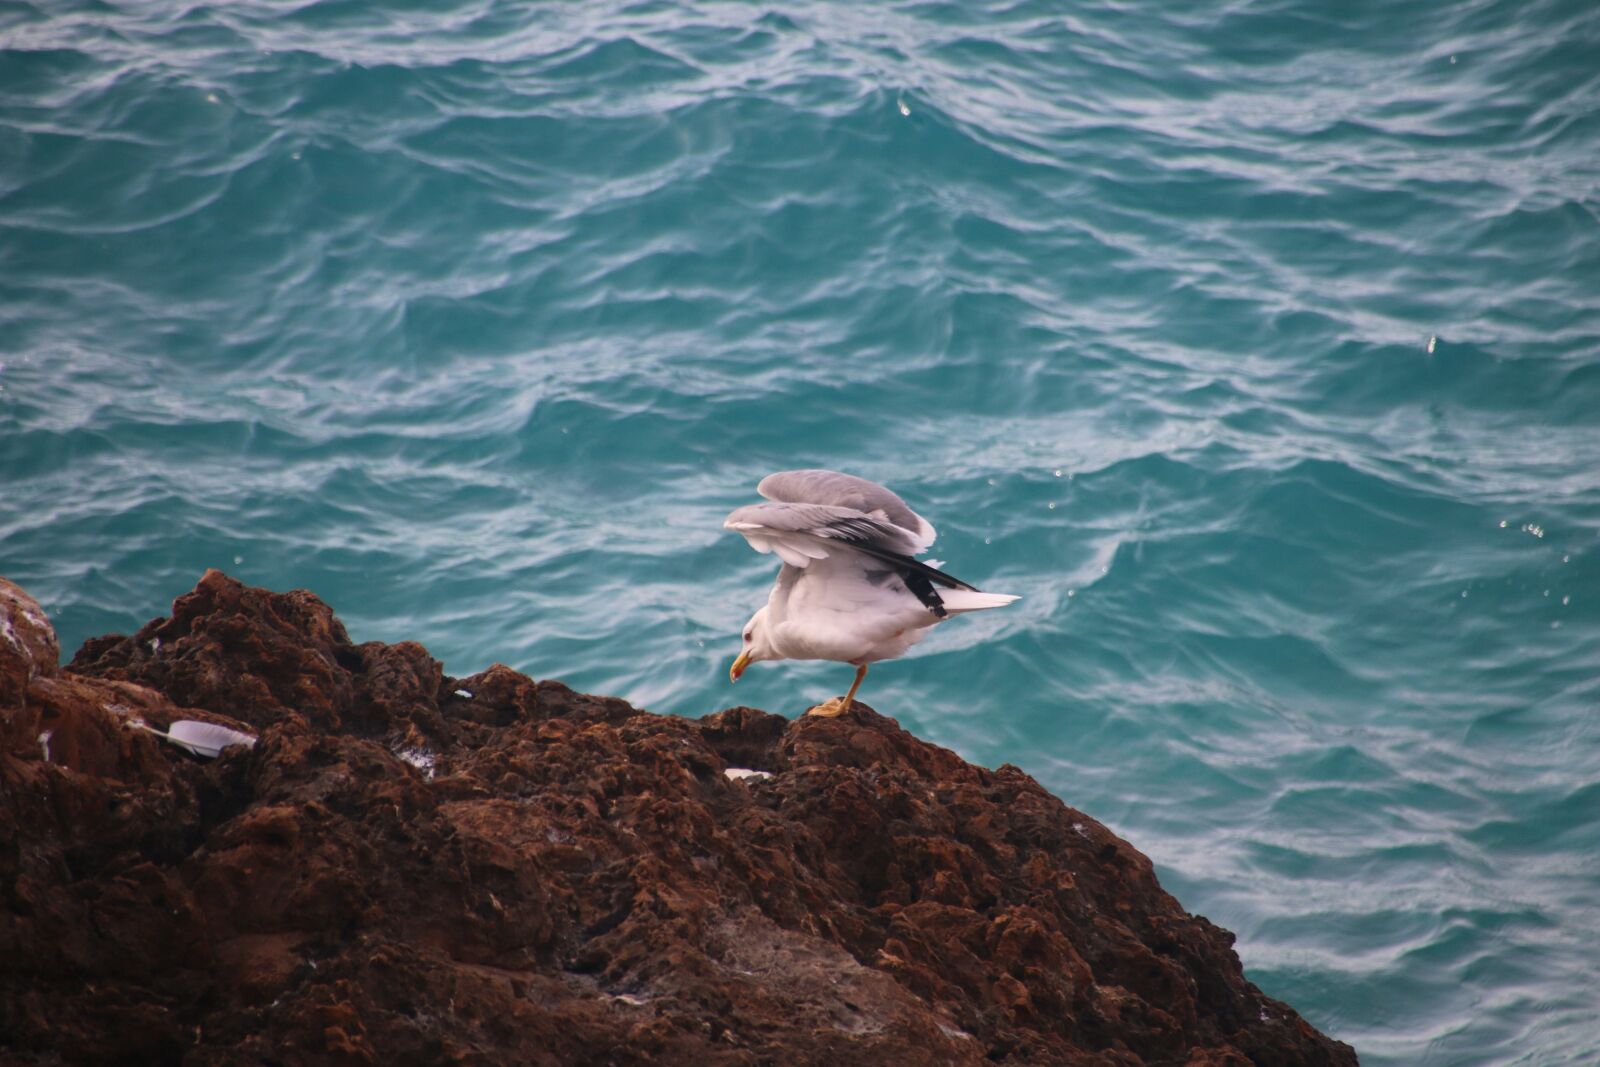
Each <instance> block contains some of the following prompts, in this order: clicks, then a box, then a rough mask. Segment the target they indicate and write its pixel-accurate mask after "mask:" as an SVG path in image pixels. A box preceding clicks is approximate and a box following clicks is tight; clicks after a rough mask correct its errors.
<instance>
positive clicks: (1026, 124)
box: [0, 0, 1600, 1067]
mask: <svg viewBox="0 0 1600 1067" xmlns="http://www.w3.org/2000/svg"><path fill="white" fill-rule="evenodd" d="M1597 183H1600V8H1597V7H1596V5H1595V4H1594V2H1593V0H1570V2H1569V0H1555V2H1540V0H1533V2H1513V0H1467V2H1461V3H1418V2H1414V0H1397V2H1390V3H1374V2H1356V3H1350V4H1331V3H1325V2H1320V0H1263V2H1247V0H1240V2H1233V3H1226V4H1217V5H1201V4H1188V3H1180V4H1128V3H1122V2H1117V3H1094V4H1068V3H1064V2H1054V3H1034V2H1028V0H1022V2H1015V3H1012V2H1000V0H988V2H984V0H975V2H972V3H966V4H949V3H936V2H929V3H892V4H884V5H877V6H866V5H853V4H844V3H799V4H789V5H783V4H778V5H763V4H740V3H720V2H707V3H678V2H671V0H644V2H639V3H599V2H594V3H573V4H557V3H512V2H509V0H429V2H426V3H423V2H420V0H414V2H397V3H391V4H387V5H378V4H369V3H361V2H355V0H229V2H228V3H225V4H208V3H192V2H184V3H169V2H155V0H138V2H133V0H125V2H86V0H49V2H32V3H29V2H18V3H12V4H10V5H7V6H5V7H3V8H0V573H3V574H5V575H7V576H9V577H11V578H12V579H14V580H16V581H18V582H20V583H22V584H23V585H24V586H26V587H27V588H29V589H30V590H31V591H32V592H33V593H35V594H36V595H37V596H39V598H40V599H41V600H42V601H44V602H45V604H46V606H47V607H48V608H49V610H50V613H51V615H52V617H53V618H54V620H55V622H56V625H57V627H58V629H59V631H60V633H61V636H62V640H63V645H64V646H65V647H67V648H68V649H69V650H70V649H73V648H76V646H77V645H78V644H79V643H80V642H81V641H82V640H83V639H84V638H86V637H89V636H92V635H96V634H100V633H105V632H108V631H124V632H125V631H128V630H130V629H132V628H133V627H135V626H137V625H139V624H140V623H142V622H143V621H144V620H146V619H148V618H150V617H152V616H154V615H157V614H162V613H164V612H165V611H166V609H167V606H168V604H169V603H170V601H171V599H172V598H173V597H174V596H175V595H177V594H179V593H182V592H184V591H185V590H187V589H188V588H190V587H191V586H192V585H193V583H194V581H195V580H196V578H197V577H198V576H199V574H200V573H201V570H202V569H203V568H204V567H207V566H217V567H221V568H223V569H225V570H227V571H228V572H230V573H232V574H234V575H236V576H238V577H240V578H242V579H244V580H246V581H249V582H252V583H257V584H262V585H266V586H271V587H275V588H289V587H297V586H298V587H307V588H310V589H312V590H315V591H316V592H317V593H319V594H320V595H322V596H323V597H324V598H325V599H326V600H328V601H329V602H330V603H332V604H333V605H334V607H335V608H336V609H337V610H338V611H339V613H340V614H341V615H342V617H343V618H344V619H345V621H346V622H347V624H348V625H349V628H350V630H351V633H352V635H353V636H354V638H355V639H356V640H371V639H381V640H387V641H394V640H399V639H402V638H416V639H418V640H421V641H423V642H424V643H426V644H427V645H428V647H429V648H430V649H431V650H432V651H433V652H434V653H435V654H436V655H437V656H439V657H440V658H442V659H443V660H444V662H445V665H446V668H447V669H448V670H449V671H451V672H452V673H455V674H458V675H460V674H467V673H470V672H473V671H476V670H478V669H481V668H483V667H485V666H487V665H488V664H489V663H491V662H493V661H496V660H499V661H503V662H506V663H509V664H511V665H513V666H515V667H518V668H520V669H523V670H526V671H528V672H530V673H532V674H534V675H537V676H540V677H559V678H562V679H565V680H566V681H568V682H569V683H571V684H572V685H574V686H577V687H579V688H582V689H586V690H594V691H600V692H607V693H615V694H619V695H622V696H624V697H627V698H628V699H630V700H632V701H635V702H636V703H639V704H641V705H643V706H647V707H649V708H652V709H654V710H657V711H663V712H677V713H681V714H685V715H700V714H703V713H706V712H709V711H713V710H716V709H718V708H722V707H726V706H729V705H731V704H735V703H750V704H754V705H758V706H762V707H766V708H769V709H773V710H777V711H782V712H785V713H789V714H793V713H797V712H799V711H800V710H802V709H803V708H804V707H806V706H807V705H808V704H810V703H812V702H815V701H817V700H820V699H822V698H825V697H827V696H830V695H834V694H837V693H838V692H840V691H841V690H842V689H843V687H844V685H845V684H846V683H847V682H848V680H849V674H850V671H849V668H848V667H843V666H838V665H826V664H824V665H798V666H796V665H758V666H757V667H756V668H754V669H752V670H751V671H750V673H749V674H747V675H746V677H745V680H744V681H742V682H741V683H740V684H739V686H738V687H736V688H735V687H731V686H730V685H729V682H728V679H727V673H726V672H727V666H728V663H729V661H730V660H731V658H732V657H733V655H734V653H735V652H736V650H737V646H738V628H739V626H740V625H741V624H742V623H743V621H744V620H745V618H746V617H747V616H748V614H749V613H750V612H751V611H752V610H753V609H754V608H755V607H756V606H757V605H758V604H760V603H761V602H763V600H764V598H765V595H766V589H767V586H768V584H769V582H770V580H771V574H772V569H773V564H772V562H771V558H770V557H759V556H757V555H755V554H754V553H752V552H751V551H750V550H749V549H748V548H747V547H746V545H745V544H744V542H743V541H742V540H741V539H739V538H737V537H734V536H732V535H729V534H725V533H723V532H722V531H721V530H720V523H721V521H722V517H723V515H724V514H725V513H726V512H727V511H728V510H729V509H731V508H732V507H734V506H736V505H738V504H741V503H745V502H748V501H750V500H752V499H754V496H753V489H754V485H755V482H756V481H757V479H758V478H759V477H760V476H761V475H763V474H765V473H767V472H769V471H773V470H779V469H784V468H790V467H797V466H828V467H835V468H839V469H843V470H847V471H851V472H854V473H858V474H862V475H865V476H868V477H871V478H874V479H877V480H881V481H884V482H886V483H888V484H889V485H890V486H892V487H894V488H895V489H897V490H898V491H900V492H901V493H902V495H904V496H905V497H906V499H907V500H908V501H909V502H910V503H911V504H912V505H913V506H914V507H916V508H917V509H918V510H920V511H922V512H923V513H925V514H926V515H927V516H928V517H929V518H930V519H931V520H932V521H933V522H934V523H935V525H936V526H937V527H938V529H939V531H940V542H939V543H938V544H937V545H936V546H935V550H934V553H933V554H934V555H935V556H936V557H938V558H939V559H943V560H945V561H947V564H948V567H949V569H950V570H952V571H953V572H954V573H956V574H958V575H961V576H963V577H965V578H967V579H969V580H971V581H974V582H976V583H978V584H979V585H981V586H983V587H985V588H988V589H992V590H995V591H1002V592H1012V593H1020V594H1022V596H1023V598H1024V599H1023V600H1022V601H1021V602H1019V603H1018V604H1016V605H1014V606H1013V607H1011V608H1008V609H1006V610H1004V611H996V612H989V613H986V614H984V615H982V616H978V617H973V618H968V619H963V620H959V621H957V622H955V623H954V624H952V625H949V626H947V627H942V628H941V629H940V630H939V631H938V632H937V633H936V634H935V635H934V636H933V637H932V638H930V639H929V640H928V641H927V642H925V643H924V644H923V645H922V646H921V647H920V648H919V649H918V650H917V651H916V652H915V653H914V655H913V656H912V657H910V658H907V659H904V660H901V661H897V662H894V663H890V664H885V665H882V666H880V667H878V668H876V669H874V671H873V673H872V675H871V676H870V678H869V679H868V681H867V684H866V686H865V688H864V690H863V694H862V695H863V697H864V698H865V699H866V700H867V702H869V703H871V704H872V705H874V706H875V707H877V708H878V709H879V710H881V711H883V712H884V713H886V714H890V715H893V716H895V717H897V718H899V719H900V720H901V722H903V723H904V724H905V725H907V726H908V727H909V728H911V729H913V730H915V731H917V732H918V733H919V734H921V735H923V736H925V737H928V738H930V739H932V740H935V741H937V742H940V743H942V744H945V745H949V746H951V747H953V748H955V749H956V750H958V751H959V752H961V753H962V754H963V755H965V756H967V757H968V758H970V759H973V760H975V761H978V762H981V763H985V764H988V765H991V766H992V765H998V764H1000V763H1003V762H1011V763H1015V764H1018V765H1020V766H1021V767H1023V768H1024V769H1026V770H1027V771H1029V772H1030V773H1032V774H1034V775H1035V776H1037V777H1038V778H1039V779H1040V780H1041V781H1043V782H1044V783H1045V784H1046V785H1047V786H1049V787H1050V788H1051V789H1052V790H1054V791H1055V792H1056V793H1058V794H1059V795H1060V796H1062V797H1063V798H1064V799H1066V800H1067V801H1068V802H1069V803H1071V804H1074V805H1076V806H1078V807H1081V808H1083V809H1084V810H1086V811H1088V812H1089V813H1091V814H1093V815H1095V816H1097V817H1098V818H1100V819H1102V820H1104V821H1106V822H1107V823H1109V824H1110V825H1111V826H1112V827H1114V828H1115V829H1116V830H1118V831H1119V832H1121V833H1123V834H1124V835H1126V836H1127V837H1129V838H1130V839H1131V840H1132V841H1133V842H1134V843H1135V844H1137V845H1138V846H1139V847H1140V848H1141V849H1143V850H1145V851H1146V852H1148V853H1149V854H1150V855H1151V856H1152V857H1153V858H1154V859H1155V860H1156V862H1157V864H1158V865H1159V869H1160V873H1161V877H1162V879H1163V881H1164V883H1165V884H1166V885H1167V886H1168V887H1169V888H1170V889H1171V890H1172V891H1173V892H1174V893H1176V895H1177V896H1178V897H1179V899H1180V900H1181V901H1182V902H1183V903H1184V904H1185V906H1187V907H1188V908H1189V909H1191V910H1193V911H1197V912H1200V913H1203V914H1205V915H1207V916H1209V917H1210V918H1211V919H1213V920H1215V921H1216V922H1218V923H1221V924H1222V925H1224V926H1226V927H1228V928H1230V929H1232V930H1234V931H1237V932H1238V934H1239V946H1238V947H1239V952H1240V955H1241V956H1242V958H1243V960H1244V962H1245V965H1246V967H1247V969H1248V972H1249V974H1250V976H1251V977H1252V978H1253V979H1254V980H1255V981H1256V982H1257V983H1259V984H1260V985H1261V986H1262V987H1263V988H1265V989H1266V990H1267V991H1269V992H1270V993H1272V994H1274V995H1277V996H1280V997H1282V998H1284V999H1286V1000H1288V1001H1290V1002H1291V1003H1292V1004H1294V1005H1295V1006H1296V1007H1297V1008H1298V1009H1299V1010H1300V1011H1302V1012H1303V1013H1304V1014H1305V1015H1306V1016H1307V1018H1308V1019H1310V1020H1311V1021H1312V1022H1313V1023H1315V1024H1316V1025H1317V1026H1319V1027H1320V1028H1322V1029H1324V1030H1326V1031H1328V1032H1330V1033H1332V1034H1334V1035H1335V1036H1337V1037H1339V1038H1342V1039H1344V1040H1346V1041H1349V1042H1351V1043H1352V1044H1354V1045H1355V1046H1356V1047H1357V1049H1358V1050H1359V1051H1360V1053H1361V1055H1362V1057H1363V1061H1364V1062H1365V1063H1368V1064H1379V1065H1395V1067H1399V1065H1413V1064H1428V1065H1469V1064H1536V1065H1545V1064H1588V1063H1596V1062H1600V1021H1597V1020H1600V963H1597V962H1596V961H1597V959H1600V947H1597V946H1600V725H1597V714H1600V543H1597V538H1600V191H1597V190H1600V184H1597Z"/></svg>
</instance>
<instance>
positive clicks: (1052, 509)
mask: <svg viewBox="0 0 1600 1067" xmlns="http://www.w3.org/2000/svg"><path fill="white" fill-rule="evenodd" d="M1049 508H1050V510H1051V511H1054V510H1055V509H1056V502H1055V501H1054V500H1052V501H1050V504H1049Z"/></svg>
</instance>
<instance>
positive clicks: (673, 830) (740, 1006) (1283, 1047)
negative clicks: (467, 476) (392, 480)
mask: <svg viewBox="0 0 1600 1067" xmlns="http://www.w3.org/2000/svg"><path fill="white" fill-rule="evenodd" d="M41 617H42V613H41ZM4 665H5V664H4V663H0V666H4ZM52 666H53V664H52ZM7 669H10V668H7ZM7 677H11V678H21V680H22V681H21V690H20V693H17V692H16V689H15V686H14V687H13V689H12V690H5V692H6V693H7V694H8V695H7V697H6V699H7V701H9V702H10V703H9V705H8V706H6V707H5V708H4V711H3V713H4V714H5V716H6V718H7V722H8V723H11V724H12V725H13V726H16V725H17V724H20V723H21V722H22V719H21V718H20V717H21V716H24V715H27V716H37V718H35V719H30V720H29V722H28V723H27V724H25V725H26V729H28V730H32V729H40V728H49V729H52V730H53V734H52V738H51V752H50V761H49V762H46V761H45V759H44V752H43V748H42V746H41V745H39V744H38V743H37V742H36V739H34V738H30V737H27V736H25V732H26V731H25V730H24V731H23V732H21V733H19V732H18V730H17V729H13V730H10V731H8V734H7V738H8V740H7V744H6V746H5V748H4V751H3V752H0V791H3V794H4V795H3V802H0V885H3V886H5V887H7V893H8V897H7V906H8V922H7V923H6V925H5V927H4V929H3V932H0V958H4V959H6V960H8V961H11V962H10V963H9V964H8V966H7V967H6V968H4V969H0V1049H8V1050H10V1051H9V1052H0V1061H6V1060H7V1059H9V1061H10V1062H39V1063H146V1062H179V1061H182V1062H187V1063H192V1064H201V1063H205V1064H210V1063H224V1064H228V1063H239V1064H246V1063H249V1064H254V1063H265V1062H272V1063H282V1064H302V1063H304V1064H311V1063H375V1062H380V1061H381V1062H383V1063H385V1064H386V1065H398V1064H411V1063H415V1064H433V1063H449V1062H460V1063H475V1064H500V1063H505V1064H549V1065H567V1064H596V1065H598V1064H644V1063H650V1064H693V1065H694V1067H714V1065H721V1064H730V1065H731V1064H769V1063H777V1062H784V1063H795V1064H818V1065H821V1064H827V1065H829V1067H836V1065H842V1064H858V1063H859V1064H874V1065H877V1064H924V1063H927V1064H983V1063H988V1062H1003V1063H1012V1064H1140V1063H1150V1064H1157V1063H1159V1064H1188V1065H1191V1067H1200V1065H1206V1064H1209V1065H1214V1067H1222V1065H1227V1064H1247V1063H1257V1064H1272V1065H1278V1064H1283V1065H1293V1064H1306V1065H1310V1064H1350V1063H1354V1062H1355V1056H1354V1054H1353V1053H1352V1052H1351V1050H1350V1049H1349V1048H1348V1047H1346V1046H1344V1045H1341V1044H1339V1043H1337V1042H1334V1041H1331V1040H1330V1039H1328V1038H1326V1037H1324V1036H1322V1035H1320V1034H1318V1033H1317V1032H1316V1031H1314V1030H1312V1029H1311V1028H1310V1027H1309V1026H1308V1025H1307V1024H1306V1023H1305V1022H1304V1021H1303V1020H1301V1019H1300V1017H1299V1016H1298V1015H1296V1014H1295V1013H1294V1012H1293V1010H1291V1009H1290V1008H1288V1007H1287V1006H1285V1005H1283V1004H1281V1003H1278V1002H1276V1001H1273V1000H1271V999H1270V998H1267V997H1266V996H1264V995H1263V994H1261V992H1260V991H1259V990H1257V989H1255V987H1254V986H1252V985H1250V984H1249V983H1248V982H1247V981H1246V980H1245V979H1244V976H1243V974H1242V972H1241V970H1240V966H1239V961H1238V959H1237V957H1236V956H1235V955H1234V954H1233V952H1232V949H1231V944H1232V940H1233V939H1232V936H1231V935H1229V934H1228V933H1226V932H1225V931H1223V930H1220V929H1218V928H1217V927H1215V926H1213V925H1211V924H1210V923H1208V922H1206V921H1205V920H1204V919H1201V918H1199V917H1196V916H1191V915H1188V914H1187V913H1185V912H1184V911H1183V909H1182V908H1181V907H1180V906H1179V905H1178V904H1177V902H1176V901H1175V900H1173V899H1172V898H1171V897H1170V896H1168V895H1167V894H1166V893H1164V892H1163V891H1162V890H1161V888H1160V887H1159V886H1158V885H1157V883H1156V880H1155V878H1154V875H1153V874H1152V872H1151V867H1150V863H1149V861H1148V860H1147V859H1146V858H1145V857H1144V856H1142V855H1140V854H1139V852H1138V851H1136V850H1135V849H1134V848H1133V847H1132V846H1130V845H1129V844H1127V843H1126V842H1124V841H1122V840H1121V839H1119V838H1117V837H1116V836H1115V835H1113V834H1112V833H1110V832H1109V831H1108V830H1106V829H1105V828H1104V827H1103V826H1101V825H1100V824H1099V823H1096V822H1095V821H1094V820H1092V819H1090V818H1088V817H1087V816H1085V815H1082V814H1081V813H1079V812H1076V811H1074V810H1072V809H1071V808H1068V807H1066V806H1065V805H1063V804H1062V803H1061V802H1060V801H1059V800H1057V799H1055V798H1054V797H1052V796H1050V795H1049V794H1048V793H1046V792H1045V791H1044V790H1043V789H1041V788H1040V787H1039V786H1038V784H1037V783H1035V782H1034V781H1033V780H1032V779H1030V778H1028V777H1027V776H1026V775H1025V774H1023V773H1022V772H1020V771H1018V770H1016V769H1015V768H1012V767H1003V768H1001V769H1000V770H998V771H988V770H985V769H983V768H980V767H974V766H971V765H969V764H967V763H965V762H964V761H962V760H961V759H960V758H959V757H957V756H955V755H954V754H953V753H950V752H948V751H946V750H944V749H941V748H938V747H936V746H933V745H929V744H927V743H925V742H923V741H919V740H918V739H916V738H915V737H913V736H911V735H910V734H908V733H906V732H905V731H904V730H902V729H900V728H899V726H897V725H896V724H895V723H894V722H893V720H890V719H886V718H883V717H881V716H879V715H877V714H875V713H873V712H871V711H869V710H867V709H865V708H863V707H862V706H860V705H857V706H856V708H855V709H853V710H852V712H851V713H849V714H847V715H845V716H842V717H840V718H837V719H818V718H803V719H800V720H798V721H795V722H789V721H788V720H785V719H783V718H780V717H779V716H775V715H768V714H766V713H764V712H760V711H756V710H754V709H750V708H733V709H731V710H728V711H724V712H721V713H719V714H716V715H711V716H707V717H706V718H704V719H701V720H699V721H692V720H688V719H680V718H674V717H669V716H657V715H652V714H649V713H647V712H641V711H638V710H636V709H634V708H632V707H630V706H629V705H628V704H626V703H625V702H623V701H619V700H614V699H609V698H599V697H590V696H585V695H583V694H579V693H574V692H573V691H572V690H570V689H568V688H567V687H566V686H563V685H561V684H560V683H558V682H535V681H533V680H531V679H529V678H526V677H525V676H523V675H520V674H518V673H516V672H514V671H512V670H510V669H508V668H506V667H503V666H499V665H496V666H494V667H491V668H490V669H489V670H487V671H484V672H483V673H481V674H479V675H476V676H475V677H472V678H468V679H464V680H460V681H457V680H455V679H451V678H446V677H444V676H443V674H442V672H441V671H440V670H439V667H438V664H437V663H435V662H434V661H433V660H432V659H431V658H430V657H429V656H428V655H427V653H426V652H425V651H424V650H423V649H422V648H421V647H420V646H418V645H415V644H411V643H402V644H399V645H393V646H385V645H379V644H367V645H359V646H357V645H353V644H352V643H351V642H350V641H349V639H348V637H347V636H346V635H345V632H344V629H343V627H342V626H341V625H340V624H339V622H338V620H337V619H336V618H334V616H333V614H332V612H331V611H329V610H328V608H327V607H326V606H325V605H323V604H322V603H321V602H320V601H318V600H317V599H316V598H315V597H313V596H311V595H310V594H309V593H305V592H294V593H287V594H274V593H269V592H267V591H264V590H260V589H250V588H247V587H245V586H243V585H240V584H239V583H237V582H235V581H233V580H232V579H229V578H227V577H225V576H224V575H221V574H219V573H217V572H209V573H208V574H207V575H206V576H205V577H204V578H203V579H202V580H201V582H200V584H199V586H197V587H196V589H195V590H194V592H192V593H190V594H187V595H186V596H184V597H181V598H179V600H178V601H177V602H176V603H175V604H174V609H173V615H172V617H171V618H170V619H159V620H156V621H155V622H152V623H151V624H150V625H148V626H146V627H145V628H144V629H142V630H141V631H140V632H139V633H138V634H136V635H135V636H134V637H132V638H102V639H99V640H96V641H92V642H89V643H88V644H87V645H86V646H85V647H84V649H83V650H82V651H81V652H80V653H79V655H78V657H77V658H76V659H75V660H74V661H73V663H72V665H71V667H69V668H68V669H67V670H66V671H65V672H61V673H59V674H57V673H55V672H53V671H50V672H44V671H39V670H34V671H32V672H31V674H30V673H29V672H28V671H21V672H20V673H19V671H16V670H13V671H12V672H11V674H9V675H8V676H7ZM24 700H25V701H26V707H27V709H28V710H27V711H26V712H24V711H23V710H22V709H23V703H22V702H23V701H24ZM179 717H188V718H210V719H212V720H214V721H221V722H227V723H230V724H232V725H234V726H236V727H237V728H242V729H248V730H250V731H251V732H255V733H259V734H260V740H259V742H258V743H257V745H256V746H255V747H254V748H253V749H249V750H245V749H237V748H236V749H231V750H229V751H228V752H227V753H225V754H224V755H223V756H222V758H220V759H218V760H216V761H209V762H208V761H200V760H197V759H194V758H193V757H190V756H187V755H184V754H183V753H181V752H180V751H178V750H177V749H175V748H173V747H171V746H166V745H163V744H161V743H160V742H159V741H158V740H157V739H155V738H154V737H153V735H151V734H149V733H146V732H143V731H139V730H135V729H131V728H130V727H129V726H128V725H127V723H128V722H129V721H130V720H131V719H133V718H139V719H143V720H144V721H147V722H150V723H151V724H152V725H157V726H164V725H165V724H166V723H168V722H170V721H171V720H172V719H173V718H179ZM47 724H48V725H47ZM20 728H21V727H19V729H20ZM13 735H15V737H13ZM13 741H15V743H12V742H13ZM730 767H743V768H752V769H756V770H761V771H765V772H768V773H769V774H770V775H771V776H770V777H759V776H753V777H747V778H744V779H740V780H735V779H733V778H730V777H729V776H728V775H727V774H726V773H725V771H727V770H728V769H729V768H730Z"/></svg>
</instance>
